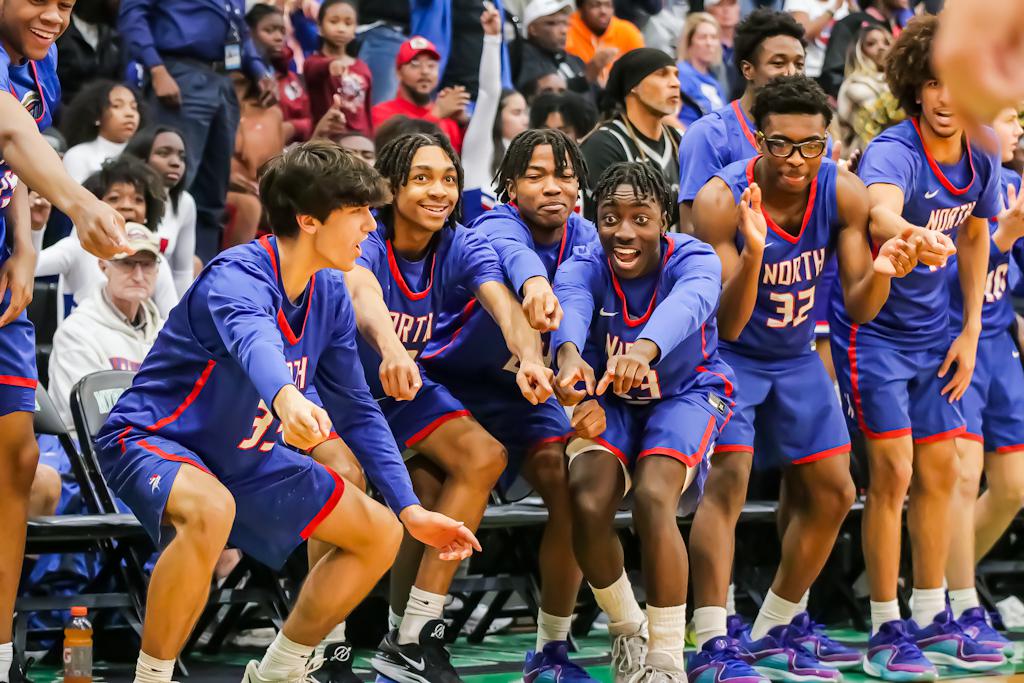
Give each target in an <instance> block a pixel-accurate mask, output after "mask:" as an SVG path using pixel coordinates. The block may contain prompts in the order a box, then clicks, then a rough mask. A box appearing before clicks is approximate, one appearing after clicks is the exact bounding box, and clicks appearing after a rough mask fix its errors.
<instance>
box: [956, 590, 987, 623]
mask: <svg viewBox="0 0 1024 683" xmlns="http://www.w3.org/2000/svg"><path fill="white" fill-rule="evenodd" d="M949 606H950V608H951V609H952V610H953V616H954V617H957V618H960V616H961V615H962V614H963V613H964V612H966V611H967V610H969V609H971V608H973V607H981V602H979V601H978V591H977V589H976V588H975V587H974V586H971V587H970V588H960V589H958V590H953V591H949Z"/></svg>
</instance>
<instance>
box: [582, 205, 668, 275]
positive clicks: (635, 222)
mask: <svg viewBox="0 0 1024 683" xmlns="http://www.w3.org/2000/svg"><path fill="white" fill-rule="evenodd" d="M664 230H665V212H664V209H663V208H662V207H661V206H659V205H658V202H657V201H656V200H655V199H654V198H653V197H638V196H637V195H636V190H635V188H634V187H633V186H632V185H619V186H618V187H617V188H615V191H614V192H613V193H612V194H611V196H610V197H608V198H606V199H602V200H601V201H600V202H599V203H598V205H597V234H598V237H599V238H600V240H601V246H602V247H603V248H604V253H605V255H607V256H608V260H609V261H611V264H612V270H613V271H615V275H616V276H617V277H619V278H621V279H623V280H630V279H633V278H638V277H642V276H644V275H646V274H648V273H650V272H651V271H653V270H654V269H655V268H657V267H658V262H659V261H660V260H661V234H662V232H664Z"/></svg>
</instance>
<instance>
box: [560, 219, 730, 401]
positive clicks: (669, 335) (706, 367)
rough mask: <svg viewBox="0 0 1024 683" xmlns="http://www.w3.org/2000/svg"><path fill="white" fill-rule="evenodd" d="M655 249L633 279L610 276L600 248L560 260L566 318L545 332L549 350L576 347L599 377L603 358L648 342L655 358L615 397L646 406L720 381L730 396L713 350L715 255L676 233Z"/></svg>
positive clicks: (725, 371) (725, 369) (726, 374)
mask: <svg viewBox="0 0 1024 683" xmlns="http://www.w3.org/2000/svg"><path fill="white" fill-rule="evenodd" d="M661 249H662V253H661V266H660V267H659V268H658V269H656V270H655V271H654V272H652V273H650V274H648V275H646V276H644V277H641V278H636V279H633V280H619V279H618V278H617V277H616V276H615V273H614V271H613V270H612V268H611V264H610V263H609V261H608V257H607V256H606V255H605V253H604V250H603V249H602V248H601V246H600V245H594V246H592V247H591V248H589V249H588V250H587V252H586V253H585V254H583V255H578V256H573V257H572V258H571V259H569V260H568V261H566V262H565V263H563V264H562V265H561V266H560V267H559V269H558V274H557V275H556V277H555V295H556V296H557V297H558V300H559V301H560V302H561V304H562V309H563V310H564V311H565V318H564V319H563V320H562V324H561V325H560V326H559V328H558V329H557V330H555V331H554V332H552V333H551V346H552V349H553V350H557V349H558V348H560V347H561V346H562V344H565V343H567V342H571V343H573V344H575V345H576V348H578V349H580V350H581V351H582V353H583V355H584V358H586V359H587V361H588V362H589V363H591V365H592V366H593V368H594V372H595V374H596V375H597V376H598V377H600V376H601V375H602V374H603V373H604V371H605V364H606V362H607V360H608V358H609V357H611V356H614V355H619V354H622V353H626V352H628V350H629V348H630V347H631V346H632V345H633V344H634V343H635V342H636V341H637V340H638V339H649V340H650V341H653V342H654V343H655V344H657V346H658V348H659V349H660V351H661V354H660V358H658V359H657V361H656V362H655V363H653V364H652V365H651V372H650V373H649V375H648V376H647V379H646V380H645V381H644V383H643V385H641V386H640V387H638V388H636V389H633V390H631V391H630V392H629V394H628V395H626V396H621V397H620V398H623V399H624V400H627V401H629V402H633V403H650V402H652V401H657V400H659V399H663V398H670V397H675V396H682V395H683V394H686V393H689V392H690V391H693V390H695V389H699V388H701V387H704V386H711V385H719V386H720V385H721V384H722V383H723V382H724V384H725V387H726V393H727V394H731V393H732V384H733V378H732V370H731V369H730V368H729V366H728V365H726V364H725V362H723V361H722V360H721V359H720V358H719V355H718V327H717V323H716V322H715V314H716V311H717V308H718V297H719V294H720V292H721V287H722V285H721V274H722V267H721V263H720V262H719V260H718V256H717V255H716V254H715V252H714V250H713V249H712V248H711V247H710V246H708V245H707V244H705V243H704V242H701V241H700V240H698V239H696V238H694V237H691V236H689V235H682V234H678V233H670V234H667V235H665V236H664V237H663V238H662V240H661ZM716 407H717V406H716ZM721 410H722V412H723V413H724V412H725V406H722V409H721Z"/></svg>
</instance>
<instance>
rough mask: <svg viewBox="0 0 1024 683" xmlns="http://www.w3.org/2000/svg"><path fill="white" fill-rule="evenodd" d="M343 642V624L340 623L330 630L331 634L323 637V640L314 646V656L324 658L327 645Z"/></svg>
mask: <svg viewBox="0 0 1024 683" xmlns="http://www.w3.org/2000/svg"><path fill="white" fill-rule="evenodd" d="M343 642H345V622H344V621H343V622H341V623H340V624H338V625H337V626H335V627H334V628H332V629H331V632H330V633H328V634H327V635H326V636H324V639H323V640H321V641H320V644H319V645H317V646H316V650H315V651H316V654H317V656H319V657H323V656H324V650H325V649H327V644H328V643H343Z"/></svg>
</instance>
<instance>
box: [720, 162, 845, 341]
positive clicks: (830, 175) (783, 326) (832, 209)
mask: <svg viewBox="0 0 1024 683" xmlns="http://www.w3.org/2000/svg"><path fill="white" fill-rule="evenodd" d="M759 158H760V157H754V158H753V159H751V160H750V161H737V162H736V163H733V164H730V165H729V166H726V167H725V168H724V169H723V170H722V171H720V172H719V173H717V174H716V175H717V177H719V178H721V179H722V180H724V181H725V183H726V184H727V185H728V186H729V189H730V190H732V193H733V197H734V198H735V199H736V201H737V202H739V199H740V196H741V195H742V194H743V191H744V190H746V189H747V188H748V187H749V186H750V184H751V183H753V182H754V164H755V163H757V160H758V159H759ZM836 172H837V169H836V165H835V164H834V163H832V161H831V160H830V159H827V158H825V159H822V161H821V168H820V169H818V175H817V176H816V177H815V178H814V179H813V180H812V181H811V187H810V194H809V196H808V200H807V210H806V211H805V212H804V218H803V223H802V225H801V227H800V232H799V234H797V235H792V234H790V233H788V232H786V230H784V229H783V228H782V227H780V226H779V225H778V224H777V223H776V222H775V221H773V220H772V218H771V216H769V215H768V213H767V212H764V217H765V221H766V222H767V223H768V239H767V242H766V245H765V249H764V257H763V258H762V262H761V274H760V278H759V283H758V288H757V302H756V303H755V304H754V311H753V313H751V315H750V320H749V321H748V322H747V325H746V327H744V328H743V331H742V332H741V333H740V337H739V339H737V340H736V341H734V342H729V341H723V342H722V348H726V349H729V350H731V351H734V352H736V353H741V354H743V355H745V356H753V357H758V358H780V357H789V356H799V355H801V354H804V353H810V352H811V351H812V349H813V346H812V341H813V340H814V324H815V322H816V321H815V319H814V316H813V315H812V311H813V310H814V304H815V293H816V287H817V285H818V283H819V280H820V278H821V274H822V271H823V270H824V268H825V265H826V264H827V263H828V262H829V259H830V258H831V256H832V253H833V252H834V251H835V245H836V234H837V230H838V229H839V208H838V206H837V204H836ZM743 244H744V241H743V235H742V234H741V233H740V231H739V230H737V231H736V249H737V250H738V251H742V250H743Z"/></svg>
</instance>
